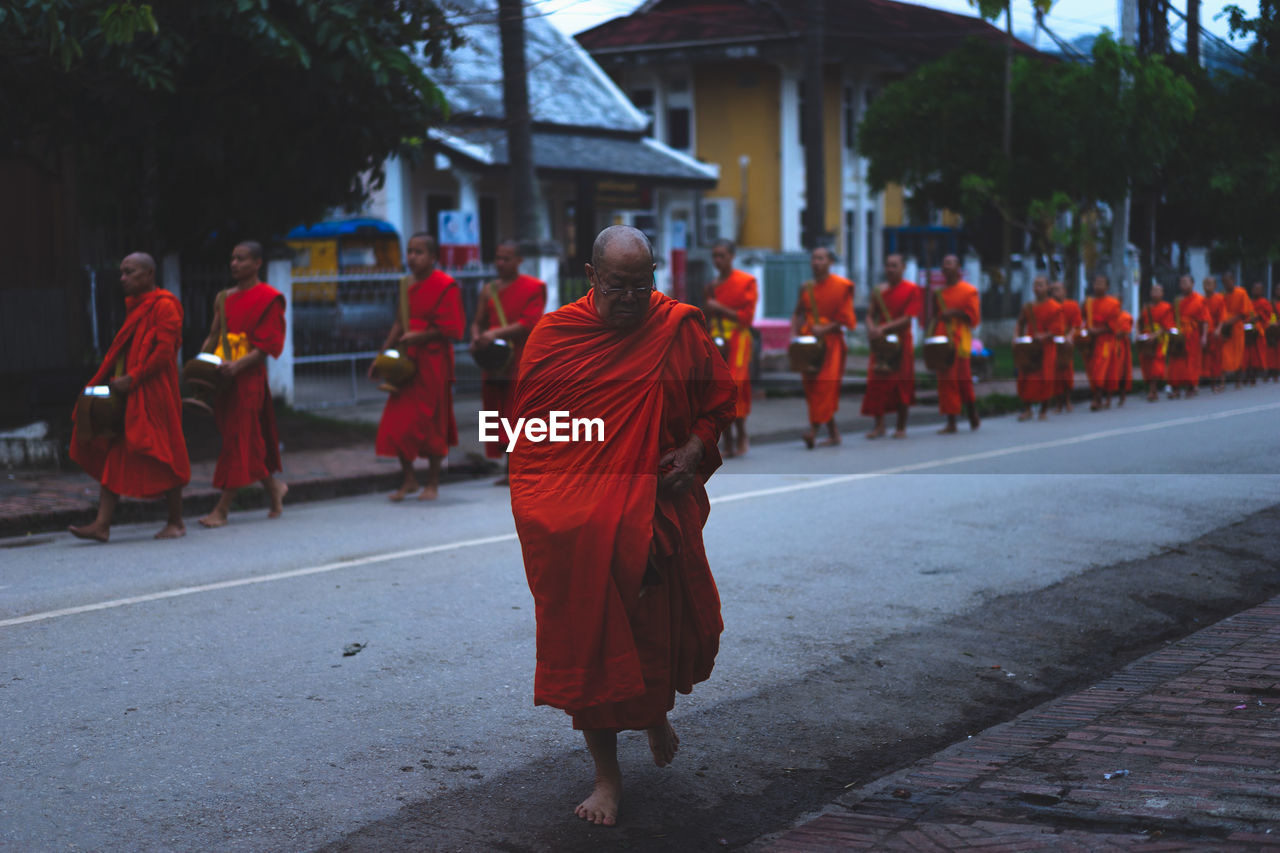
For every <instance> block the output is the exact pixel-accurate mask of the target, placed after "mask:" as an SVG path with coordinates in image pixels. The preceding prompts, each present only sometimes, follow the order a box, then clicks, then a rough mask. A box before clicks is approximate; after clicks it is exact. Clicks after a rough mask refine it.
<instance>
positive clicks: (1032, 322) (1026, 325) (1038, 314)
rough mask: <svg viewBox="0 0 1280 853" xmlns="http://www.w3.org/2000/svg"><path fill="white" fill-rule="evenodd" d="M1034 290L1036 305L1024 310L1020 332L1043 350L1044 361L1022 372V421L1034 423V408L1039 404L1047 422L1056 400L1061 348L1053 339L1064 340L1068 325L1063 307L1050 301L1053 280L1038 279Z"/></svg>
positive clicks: (1018, 324) (1019, 375)
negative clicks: (1063, 314)
mask: <svg viewBox="0 0 1280 853" xmlns="http://www.w3.org/2000/svg"><path fill="white" fill-rule="evenodd" d="M1031 288H1032V291H1033V292H1034V293H1035V297H1036V301H1035V302H1031V303H1028V304H1026V305H1023V306H1022V312H1021V313H1020V314H1019V315H1018V323H1017V330H1016V332H1017V334H1018V336H1019V337H1029V338H1031V343H1032V344H1034V345H1035V346H1036V347H1037V348H1039V350H1040V361H1039V364H1038V365H1037V366H1035V367H1034V368H1032V369H1028V370H1019V371H1018V397H1019V398H1021V400H1022V405H1023V410H1022V414H1020V415H1018V420H1020V421H1029V420H1031V407H1032V406H1033V405H1034V404H1036V403H1039V404H1040V420H1042V421H1043V420H1047V419H1048V417H1049V401H1050V400H1052V399H1053V397H1054V391H1055V390H1056V388H1057V382H1058V365H1057V357H1058V356H1057V353H1058V345H1057V344H1056V343H1054V340H1053V339H1054V338H1055V337H1061V336H1062V334H1063V333H1064V332H1065V331H1066V323H1065V321H1064V320H1063V317H1062V306H1061V305H1059V304H1058V303H1057V302H1055V301H1053V300H1052V299H1050V298H1049V280H1048V279H1047V278H1045V277H1044V276H1042V275H1038V276H1036V278H1035V281H1033V282H1032V283H1031Z"/></svg>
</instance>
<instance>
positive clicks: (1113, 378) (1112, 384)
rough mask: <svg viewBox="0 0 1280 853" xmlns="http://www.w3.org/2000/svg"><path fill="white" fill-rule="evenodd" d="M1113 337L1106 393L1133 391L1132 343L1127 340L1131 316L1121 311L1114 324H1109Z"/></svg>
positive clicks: (1131, 321) (1130, 331)
mask: <svg viewBox="0 0 1280 853" xmlns="http://www.w3.org/2000/svg"><path fill="white" fill-rule="evenodd" d="M1111 332H1112V334H1113V335H1114V339H1113V343H1112V350H1111V366H1110V367H1109V368H1108V370H1107V391H1108V392H1115V391H1126V392H1127V391H1132V390H1133V342H1132V341H1131V340H1130V339H1129V335H1130V333H1132V332H1133V315H1132V314H1130V313H1129V312H1128V311H1121V312H1120V313H1119V315H1117V317H1116V319H1115V322H1113V323H1112V324H1111Z"/></svg>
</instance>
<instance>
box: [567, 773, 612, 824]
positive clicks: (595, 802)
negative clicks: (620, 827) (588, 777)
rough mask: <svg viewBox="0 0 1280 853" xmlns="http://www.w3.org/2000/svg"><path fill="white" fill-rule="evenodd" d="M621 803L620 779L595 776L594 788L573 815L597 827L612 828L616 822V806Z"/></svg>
mask: <svg viewBox="0 0 1280 853" xmlns="http://www.w3.org/2000/svg"><path fill="white" fill-rule="evenodd" d="M621 802H622V779H621V778H620V777H619V778H606V777H603V776H596V787H595V789H594V790H593V791H592V792H591V796H589V797H587V798H586V799H585V800H583V801H582V802H581V803H578V807H577V808H576V809H574V810H573V813H574V814H576V815H577V816H578V817H580V818H582V819H583V820H585V821H587V822H588V823H594V824H596V825H597V826H613V825H615V824H616V823H617V822H618V804H619V803H621Z"/></svg>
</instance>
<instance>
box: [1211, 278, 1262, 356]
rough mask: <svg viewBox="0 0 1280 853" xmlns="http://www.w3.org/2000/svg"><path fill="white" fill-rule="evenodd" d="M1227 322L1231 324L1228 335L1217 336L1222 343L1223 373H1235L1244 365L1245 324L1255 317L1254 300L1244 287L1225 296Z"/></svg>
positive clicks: (1234, 288) (1235, 288) (1235, 289)
mask: <svg viewBox="0 0 1280 853" xmlns="http://www.w3.org/2000/svg"><path fill="white" fill-rule="evenodd" d="M1225 304H1226V315H1225V320H1226V321H1230V322H1231V331H1230V333H1229V334H1227V335H1220V336H1217V337H1219V338H1220V339H1221V341H1222V372H1223V373H1235V372H1236V371H1237V370H1239V369H1240V368H1242V367H1244V366H1245V363H1244V324H1245V323H1246V322H1248V320H1249V318H1250V317H1252V316H1253V300H1252V299H1250V298H1249V294H1248V293H1246V292H1245V289H1244V288H1243V287H1233V288H1231V292H1230V293H1228V294H1225Z"/></svg>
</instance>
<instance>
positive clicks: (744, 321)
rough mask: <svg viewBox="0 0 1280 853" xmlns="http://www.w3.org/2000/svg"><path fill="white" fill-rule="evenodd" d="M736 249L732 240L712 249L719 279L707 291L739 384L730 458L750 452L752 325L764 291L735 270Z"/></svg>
mask: <svg viewBox="0 0 1280 853" xmlns="http://www.w3.org/2000/svg"><path fill="white" fill-rule="evenodd" d="M735 254H736V249H735V247H734V245H733V243H732V242H730V241H728V240H717V241H716V243H715V245H714V246H712V247H711V263H712V264H714V265H715V268H716V280H715V281H714V282H712V283H711V284H710V285H709V286H708V288H707V298H706V310H707V319H708V320H710V321H711V329H712V331H713V332H717V333H719V335H720V337H722V338H723V339H724V341H725V345H726V347H727V348H728V350H729V354H728V356H727V357H726V358H725V361H726V362H727V363H728V365H729V373H730V375H732V376H733V381H734V382H736V383H737V385H738V408H737V411H736V412H735V414H734V419H733V428H732V430H726V431H725V434H724V447H725V453H724V455H725V456H726V457H732V456H741V455H742V454H744V453H746V452H747V448H748V447H749V441H748V439H747V415H749V414H751V348H752V339H751V324H752V322H753V321H754V320H755V316H756V302H758V301H759V299H760V291H759V288H758V287H757V285H756V279H755V276H753V275H750V274H749V273H745V272H743V271H742V270H738V269H734V268H733V257H734V255H735Z"/></svg>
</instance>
